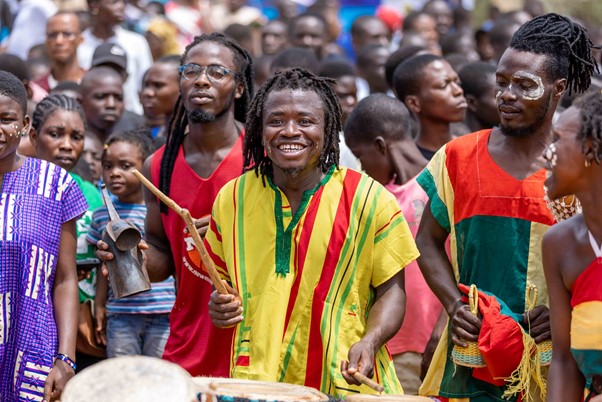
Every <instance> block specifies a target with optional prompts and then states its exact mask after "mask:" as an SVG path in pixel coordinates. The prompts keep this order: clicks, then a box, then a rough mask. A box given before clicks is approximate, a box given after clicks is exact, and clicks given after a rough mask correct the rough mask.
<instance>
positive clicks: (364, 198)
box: [322, 177, 383, 384]
mask: <svg viewBox="0 0 602 402" xmlns="http://www.w3.org/2000/svg"><path fill="white" fill-rule="evenodd" d="M367 183H370V188H369V189H368V191H367V193H366V195H365V196H362V197H361V198H360V197H357V195H358V194H363V191H362V190H363V189H364V187H365V186H366V184H367ZM360 186H361V187H360ZM360 186H358V191H356V193H355V194H356V197H354V200H353V204H352V205H353V208H352V209H351V214H350V215H351V219H350V222H353V223H355V222H361V221H362V219H361V218H362V215H364V214H365V210H364V208H365V206H366V205H365V202H366V201H368V200H369V199H370V198H371V193H372V189H373V186H374V181H372V180H368V178H367V177H364V178H362V182H361V183H360ZM382 190H383V187H381V186H378V187H377V190H376V194H375V195H374V196H372V200H371V201H372V202H371V205H370V211H369V212H368V216H367V219H366V223H365V225H364V229H363V231H362V233H361V234H360V236H359V241H358V242H356V243H355V244H356V247H355V251H354V255H353V257H354V258H355V261H354V262H353V263H351V261H349V259H346V260H343V259H339V262H338V264H337V269H336V272H337V273H339V272H341V270H342V265H343V263H344V262H346V261H348V266H347V267H345V271H344V272H341V274H342V275H345V274H346V273H347V269H348V268H351V275H350V277H349V280H348V281H347V285H346V286H345V289H344V290H343V293H342V295H341V297H340V298H339V300H338V303H337V307H338V306H344V305H345V302H346V301H347V297H348V296H349V294H350V293H351V290H352V289H353V283H354V281H355V268H356V267H357V262H358V260H359V257H360V255H361V254H362V250H363V248H364V245H365V244H366V239H367V238H368V233H369V229H370V227H371V226H372V220H373V219H374V215H375V211H376V205H377V200H378V197H379V196H380V194H381V191H382ZM360 201H363V202H362V206H361V208H362V210H361V211H358V204H359V202H360ZM358 213H359V214H360V216H359V217H358V218H357V219H354V217H355V216H356V214H358ZM358 229H359V228H358ZM347 233H352V234H355V225H353V226H351V225H350V228H349V230H348V232H347ZM356 238H357V236H353V237H352V236H347V238H346V240H345V244H344V246H343V250H344V252H342V253H341V256H345V255H347V253H346V252H347V250H348V249H349V247H351V245H352V243H353V242H355V239H356ZM352 264H353V265H352ZM332 283H338V281H333V282H332ZM333 290H334V291H335V294H334V295H333V296H334V297H336V293H337V292H338V289H333V288H331V289H330V291H329V294H330V293H332V292H333ZM327 299H330V297H327ZM334 307H335V305H334V304H333V308H334ZM342 314H343V309H342V308H337V314H336V318H335V322H334V328H335V332H334V339H335V342H334V343H333V348H334V350H333V353H332V356H333V357H332V360H331V362H330V364H326V363H327V362H326V361H325V362H324V363H325V364H324V367H334V368H336V367H337V366H338V364H339V362H338V361H337V354H338V348H339V343H338V342H337V341H336V340H337V339H339V330H340V328H341V325H340V323H341V315H342ZM329 316H330V314H329ZM325 318H326V317H323V320H322V332H324V330H325V327H326V325H325V324H326V322H325ZM331 325H333V324H331ZM324 357H325V358H326V356H324ZM325 381H326V370H324V372H323V373H322V384H324V383H325Z"/></svg>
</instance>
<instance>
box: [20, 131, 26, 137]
mask: <svg viewBox="0 0 602 402" xmlns="http://www.w3.org/2000/svg"><path fill="white" fill-rule="evenodd" d="M19 134H20V135H21V137H25V136H26V135H27V131H21V132H20V133H19Z"/></svg>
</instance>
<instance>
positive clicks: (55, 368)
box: [0, 71, 87, 402]
mask: <svg viewBox="0 0 602 402" xmlns="http://www.w3.org/2000/svg"><path fill="white" fill-rule="evenodd" d="M26 106H27V94H26V92H25V88H24V87H23V84H22V83H21V82H20V81H19V80H18V79H17V78H16V77H15V76H14V75H12V74H10V73H7V72H4V71H0V189H1V191H0V400H1V401H2V402H4V401H41V400H47V401H50V400H54V399H57V398H58V397H59V396H60V392H61V391H62V389H63V387H64V386H65V384H66V382H67V380H69V378H71V377H72V376H73V375H74V366H75V362H73V361H72V358H73V357H74V356H75V338H76V332H77V313H78V293H77V292H78V290H77V273H76V266H75V249H76V238H75V221H76V219H77V218H78V217H79V216H81V215H82V214H83V213H84V212H85V211H86V209H87V204H86V201H85V199H84V197H83V195H82V193H81V191H80V190H79V188H78V186H77V184H76V183H75V182H74V181H73V179H72V178H71V177H70V176H69V174H68V173H67V172H66V171H65V170H63V169H62V168H60V167H58V166H56V165H54V164H52V163H49V162H46V161H41V160H39V159H34V158H26V157H23V156H19V155H18V154H17V147H18V146H19V142H20V140H21V137H23V136H25V135H27V132H28V130H29V125H30V119H29V116H26V115H25V113H26V110H27V109H26Z"/></svg>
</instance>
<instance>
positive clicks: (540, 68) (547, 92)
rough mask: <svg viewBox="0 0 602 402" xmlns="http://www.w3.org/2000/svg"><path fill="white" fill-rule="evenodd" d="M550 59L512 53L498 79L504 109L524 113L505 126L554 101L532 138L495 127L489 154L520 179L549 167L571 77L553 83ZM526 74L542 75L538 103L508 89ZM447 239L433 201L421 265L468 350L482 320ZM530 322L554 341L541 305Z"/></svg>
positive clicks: (540, 336)
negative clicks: (467, 298) (555, 121)
mask: <svg viewBox="0 0 602 402" xmlns="http://www.w3.org/2000/svg"><path fill="white" fill-rule="evenodd" d="M546 61H547V59H546V56H545V55H536V54H533V53H527V52H518V51H515V50H513V49H508V51H507V54H505V57H502V60H501V61H500V66H499V67H498V73H497V75H498V79H500V84H501V86H500V85H499V84H498V86H500V87H499V88H498V91H501V93H500V96H498V107H503V106H502V105H509V104H510V105H513V106H512V107H513V108H515V109H516V110H520V113H517V114H516V115H512V116H506V117H507V119H506V121H504V119H502V124H504V123H506V124H507V125H516V126H520V125H523V126H524V125H530V124H531V123H532V121H534V120H535V117H534V116H532V113H531V112H533V111H534V110H538V109H539V108H540V106H541V102H546V101H547V102H549V104H546V105H545V106H546V108H547V109H546V113H545V116H544V121H543V123H542V124H541V125H540V126H539V127H537V128H536V129H534V130H533V131H532V132H531V133H530V134H529V135H527V136H524V137H511V136H507V135H504V134H503V133H502V131H501V129H499V128H495V129H493V131H492V133H491V135H490V139H489V144H488V151H489V154H490V155H491V157H492V158H493V160H494V161H495V162H496V163H497V164H498V165H499V166H500V167H501V168H502V169H503V170H504V171H506V172H507V173H508V174H509V175H511V176H513V177H514V178H516V179H518V180H522V179H524V178H526V177H529V176H531V175H532V174H534V173H536V172H537V171H539V170H540V169H542V168H543V166H544V161H543V157H542V153H543V151H544V149H545V148H546V146H547V144H549V141H550V136H549V134H548V130H549V128H550V127H551V122H552V115H553V113H554V110H555V109H556V105H557V103H558V101H559V100H560V97H561V96H562V94H563V93H564V90H565V89H566V80H565V79H557V80H549V79H548V78H547V76H546V70H545V63H546ZM523 70H524V71H529V72H531V73H533V74H537V75H539V76H541V78H542V81H543V83H544V94H543V95H542V96H541V97H540V98H539V99H538V100H528V99H523V98H521V96H520V95H519V94H518V93H517V91H515V90H514V88H512V87H509V86H507V85H504V84H503V83H504V82H505V81H503V80H501V79H502V78H504V77H507V76H512V75H513V74H515V73H516V72H517V71H523ZM504 107H505V106H504ZM511 120H512V121H511ZM447 237H448V233H447V231H446V230H445V229H444V228H443V227H442V226H441V225H440V224H439V222H438V221H437V220H436V219H435V218H434V217H433V214H432V212H431V204H430V201H429V203H428V204H427V206H426V207H425V209H424V213H423V215H422V220H421V222H420V228H419V229H418V234H417V236H416V243H417V245H418V249H419V250H420V252H421V256H420V257H419V258H418V264H419V265H420V269H421V270H422V273H423V275H424V277H425V279H426V281H427V283H428V285H429V287H430V288H431V289H432V290H433V292H434V293H435V295H436V296H437V297H438V298H439V300H440V301H441V303H442V304H443V307H444V308H445V311H446V312H447V315H448V316H449V318H450V327H451V340H452V342H453V343H454V344H456V345H460V346H466V345H467V343H466V342H467V341H476V340H477V339H478V336H479V331H480V328H481V319H480V318H479V317H476V316H475V315H473V314H472V313H471V312H470V310H469V306H468V304H466V303H464V302H462V301H461V297H462V295H461V294H460V291H459V290H458V287H457V282H456V279H455V277H454V273H453V269H452V265H451V263H450V262H449V259H448V257H447V254H446V252H445V241H446V239H447ZM485 290H486V289H485ZM529 322H530V327H531V329H530V332H529V333H530V335H531V336H532V337H533V338H534V339H535V342H537V343H539V342H542V341H544V340H546V339H549V338H550V325H549V310H548V308H547V307H545V306H542V305H540V306H537V307H535V308H534V309H532V310H530V311H529V312H528V313H525V315H524V317H523V323H525V324H527V323H529Z"/></svg>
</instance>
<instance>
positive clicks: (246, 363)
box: [236, 356, 249, 367]
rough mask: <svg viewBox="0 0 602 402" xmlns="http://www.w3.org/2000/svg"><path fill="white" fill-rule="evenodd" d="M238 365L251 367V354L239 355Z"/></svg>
mask: <svg viewBox="0 0 602 402" xmlns="http://www.w3.org/2000/svg"><path fill="white" fill-rule="evenodd" d="M236 365H237V366H242V367H249V356H238V359H236Z"/></svg>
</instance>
